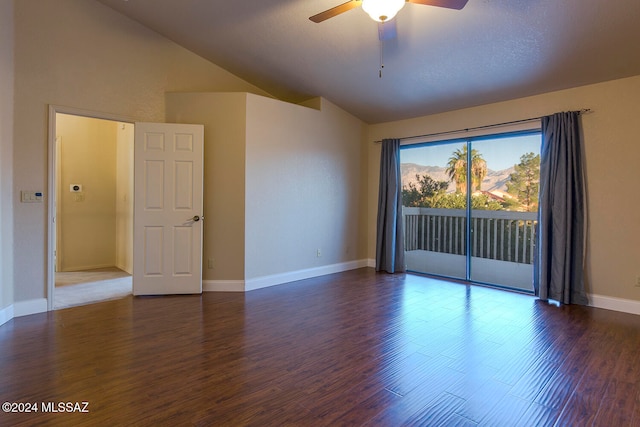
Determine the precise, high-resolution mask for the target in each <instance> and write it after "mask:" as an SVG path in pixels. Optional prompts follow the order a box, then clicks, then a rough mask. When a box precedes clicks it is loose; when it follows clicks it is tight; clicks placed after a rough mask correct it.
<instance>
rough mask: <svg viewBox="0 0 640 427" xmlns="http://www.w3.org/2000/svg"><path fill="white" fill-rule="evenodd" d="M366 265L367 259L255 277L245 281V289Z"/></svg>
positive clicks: (265, 286)
mask: <svg viewBox="0 0 640 427" xmlns="http://www.w3.org/2000/svg"><path fill="white" fill-rule="evenodd" d="M367 266H368V261H367V260H358V261H349V262H342V263H339V264H331V265H325V266H322V267H313V268H307V269H304V270H297V271H289V272H286V273H279V274H272V275H269V276H262V277H256V278H253V279H249V280H246V281H245V290H246V291H253V290H256V289H261V288H267V287H269V286H276V285H281V284H283V283H289V282H295V281H296V280H304V279H310V278H312V277H318V276H324V275H326V274H333V273H341V272H343V271H348V270H355V269H356V268H363V267H367Z"/></svg>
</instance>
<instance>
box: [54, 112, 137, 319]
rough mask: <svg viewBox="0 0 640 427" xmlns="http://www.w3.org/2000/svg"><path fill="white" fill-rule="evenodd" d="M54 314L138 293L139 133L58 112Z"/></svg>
mask: <svg viewBox="0 0 640 427" xmlns="http://www.w3.org/2000/svg"><path fill="white" fill-rule="evenodd" d="M50 120H51V122H50V138H49V140H50V144H51V143H52V140H53V145H54V146H53V147H51V146H50V167H51V168H50V175H49V177H50V188H49V194H50V203H49V210H50V218H51V219H52V221H51V223H50V224H51V228H50V233H49V248H50V266H49V279H48V280H49V295H48V301H49V309H50V310H52V309H60V308H67V307H72V306H75V305H82V304H87V303H91V302H97V301H103V300H107V299H113V298H120V297H123V296H126V295H129V294H131V292H132V283H131V281H132V279H131V276H132V273H133V138H134V125H133V123H131V122H128V121H123V120H117V119H115V118H111V117H100V115H94V114H86V113H85V112H80V113H78V112H77V111H68V109H61V108H56V107H52V110H50Z"/></svg>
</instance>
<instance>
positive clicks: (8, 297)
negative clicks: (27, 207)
mask: <svg viewBox="0 0 640 427" xmlns="http://www.w3.org/2000/svg"><path fill="white" fill-rule="evenodd" d="M12 181H13V1H12V0H0V310H3V309H4V308H6V307H8V306H10V305H11V304H12V303H13V206H12V204H13V189H12ZM1 317H2V316H0V324H1V323H2V319H1Z"/></svg>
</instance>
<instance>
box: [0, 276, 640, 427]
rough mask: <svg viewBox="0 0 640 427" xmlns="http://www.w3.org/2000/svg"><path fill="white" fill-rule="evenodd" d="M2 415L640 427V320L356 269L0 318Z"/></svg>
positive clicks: (59, 419) (36, 419)
mask: <svg viewBox="0 0 640 427" xmlns="http://www.w3.org/2000/svg"><path fill="white" fill-rule="evenodd" d="M83 401H85V402H89V405H88V407H87V409H88V410H89V413H43V412H42V410H41V408H39V409H40V410H39V411H38V412H37V413H28V414H14V413H1V412H0V425H29V426H33V425H65V426H68V425H91V426H95V425H110V426H116V425H191V424H194V425H203V426H209V425H215V426H221V425H222V426H226V425H229V426H242V425H255V426H280V425H301V426H323V425H327V426H341V425H367V426H400V425H424V426H475V425H480V426H500V427H502V426H551V425H558V426H591V425H595V426H640V316H633V315H627V314H623V313H617V312H613V311H607V310H600V309H594V308H587V307H579V306H564V307H555V306H551V305H548V304H546V303H543V302H541V301H537V300H536V299H535V298H533V297H530V296H526V295H520V294H514V293H508V292H504V291H498V290H492V289H487V288H482V287H477V286H466V285H463V284H457V283H447V282H443V281H439V280H434V279H430V278H425V277H418V276H411V275H406V276H405V275H388V274H375V273H374V272H373V271H372V270H371V269H361V270H355V271H351V272H347V273H341V274H336V275H331V276H326V277H322V278H317V279H311V280H306V281H301V282H296V283H293V284H288V285H282V286H278V287H273V288H268V289H263V290H257V291H253V292H249V293H247V294H232V293H207V294H205V295H202V296H176V297H156V298H134V297H127V298H125V299H122V300H117V301H108V302H103V303H99V304H94V305H89V306H83V307H75V308H71V309H66V310H60V311H56V312H52V313H47V314H38V315H32V316H26V317H22V318H17V319H14V320H12V321H10V322H8V323H6V324H5V325H3V326H1V327H0V402H30V403H36V404H37V405H41V403H42V402H83Z"/></svg>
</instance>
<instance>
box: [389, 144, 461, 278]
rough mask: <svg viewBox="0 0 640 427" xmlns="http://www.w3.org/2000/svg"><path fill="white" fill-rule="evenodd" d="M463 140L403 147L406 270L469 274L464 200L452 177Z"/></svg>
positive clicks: (457, 169) (458, 275)
mask: <svg viewBox="0 0 640 427" xmlns="http://www.w3.org/2000/svg"><path fill="white" fill-rule="evenodd" d="M466 147H467V143H466V142H465V141H452V142H447V143H442V144H428V145H421V146H416V147H415V148H411V149H403V150H402V151H401V154H400V161H401V170H402V185H403V191H402V206H403V208H402V214H403V217H404V227H405V260H406V263H407V269H408V270H410V271H416V272H422V273H430V274H437V275H440V276H447V277H455V278H458V279H463V280H464V279H466V278H467V259H466V255H467V239H466V237H465V236H466V229H467V221H466V216H467V198H466V197H465V194H464V192H461V191H459V190H460V188H461V186H462V187H464V183H463V182H462V181H461V180H460V179H459V177H458V181H457V180H456V178H454V177H456V176H457V175H456V174H458V173H459V167H460V165H458V164H456V163H455V161H454V153H461V152H464V151H466Z"/></svg>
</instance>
